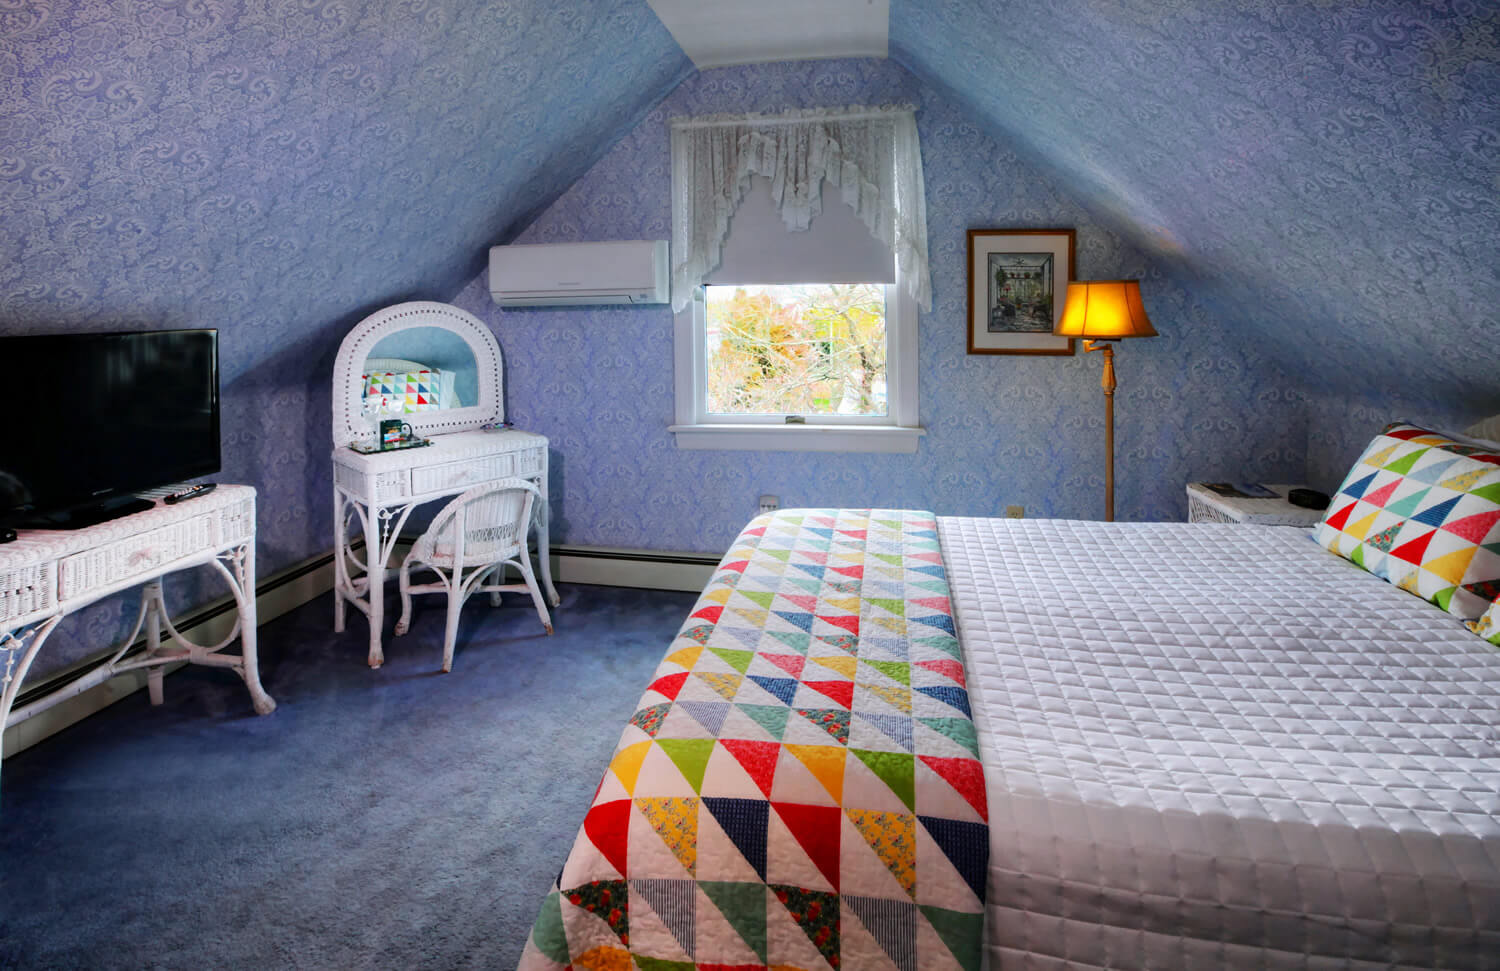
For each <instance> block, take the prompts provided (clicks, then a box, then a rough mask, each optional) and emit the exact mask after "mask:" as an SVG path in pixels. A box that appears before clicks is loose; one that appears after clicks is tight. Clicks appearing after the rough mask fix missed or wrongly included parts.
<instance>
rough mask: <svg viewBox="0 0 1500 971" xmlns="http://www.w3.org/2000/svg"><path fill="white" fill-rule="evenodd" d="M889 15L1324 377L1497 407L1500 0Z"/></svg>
mask: <svg viewBox="0 0 1500 971" xmlns="http://www.w3.org/2000/svg"><path fill="white" fill-rule="evenodd" d="M890 36H891V57H892V58H894V59H896V60H897V61H899V62H900V63H902V64H903V65H904V66H906V67H907V68H908V69H909V70H911V71H912V72H913V73H915V74H917V75H919V76H920V77H923V78H924V79H926V80H928V81H929V82H932V83H934V84H936V85H938V86H940V87H942V88H944V89H947V90H948V91H949V92H950V93H951V94H952V95H953V96H954V97H955V98H956V99H957V100H958V101H959V102H960V103H962V104H964V105H966V106H967V107H968V108H969V109H970V110H971V111H972V112H973V113H974V114H975V116H976V118H977V119H982V120H983V121H984V122H987V123H988V124H989V125H990V126H991V132H990V133H991V135H993V136H994V137H996V138H997V139H998V140H1000V141H1001V142H1002V143H1005V144H1011V145H1014V146H1015V147H1016V149H1017V150H1018V151H1019V152H1021V153H1023V154H1024V155H1025V156H1027V157H1029V158H1030V159H1031V160H1032V161H1034V162H1035V163H1036V164H1038V165H1039V166H1041V167H1042V168H1044V169H1046V170H1050V171H1053V172H1056V173H1057V174H1058V178H1059V182H1060V183H1061V184H1062V185H1065V186H1067V187H1068V188H1069V189H1070V190H1071V191H1073V192H1074V193H1075V194H1076V195H1077V196H1078V197H1079V198H1080V199H1081V200H1082V201H1083V202H1084V203H1085V204H1088V205H1089V206H1090V207H1091V208H1093V209H1094V210H1096V211H1097V212H1099V213H1100V214H1101V215H1104V216H1106V217H1107V218H1109V219H1110V221H1111V222H1113V223H1114V225H1115V226H1116V228H1117V229H1118V231H1120V232H1121V233H1122V234H1123V235H1126V236H1127V237H1128V238H1131V239H1132V240H1133V241H1135V242H1136V243H1137V244H1138V245H1140V246H1142V247H1143V248H1144V249H1146V250H1147V251H1148V252H1153V253H1155V254H1156V255H1157V256H1158V257H1159V258H1160V259H1161V261H1162V263H1163V265H1165V266H1167V267H1168V268H1170V270H1171V272H1174V273H1175V274H1177V275H1180V277H1181V278H1182V280H1183V282H1184V285H1186V286H1189V287H1190V288H1191V290H1192V291H1193V292H1194V294H1195V296H1198V297H1199V298H1200V299H1202V300H1203V301H1205V302H1206V303H1208V304H1209V305H1210V306H1211V307H1212V308H1214V309H1215V310H1216V311H1217V312H1218V314H1220V315H1221V317H1222V318H1223V319H1224V320H1225V321H1226V323H1229V324H1230V325H1231V326H1232V327H1233V328H1234V329H1235V330H1236V331H1238V332H1242V333H1243V334H1245V335H1246V336H1247V337H1248V339H1251V340H1254V341H1256V342H1258V343H1259V344H1261V345H1263V347H1264V349H1265V350H1266V351H1267V352H1268V353H1271V354H1273V355H1274V356H1275V357H1276V358H1277V359H1278V360H1279V361H1280V362H1281V363H1282V364H1283V365H1284V366H1285V367H1286V368H1287V369H1288V372H1289V373H1290V374H1292V375H1294V376H1298V377H1300V378H1301V379H1302V380H1303V381H1304V382H1305V383H1306V384H1307V385H1308V386H1309V388H1310V389H1313V390H1325V389H1335V390H1339V391H1344V392H1349V393H1356V392H1366V393H1368V392H1374V393H1376V394H1379V393H1381V392H1387V393H1389V392H1394V391H1401V392H1403V393H1405V394H1406V395H1408V396H1409V397H1411V398H1414V399H1415V400H1425V401H1433V402H1441V403H1448V404H1458V403H1460V402H1462V403H1464V404H1465V405H1467V406H1469V407H1471V408H1472V409H1474V410H1475V411H1476V412H1478V411H1480V410H1491V411H1493V410H1494V409H1495V408H1497V407H1500V203H1497V199H1500V4H1495V3H1490V2H1483V0H1478V2H1469V0H1456V2H1451V3H1450V2H1436V0H1434V2H1430V3H1419V2H1398V0H1354V2H1349V0H1290V2H1271V0H1265V2H1230V0H1085V2H1076V0H1025V2H1020V0H939V2H934V0H892V3H891V28H890Z"/></svg>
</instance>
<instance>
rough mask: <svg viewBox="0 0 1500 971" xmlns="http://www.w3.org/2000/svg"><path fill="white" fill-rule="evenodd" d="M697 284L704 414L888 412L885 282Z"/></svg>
mask: <svg viewBox="0 0 1500 971" xmlns="http://www.w3.org/2000/svg"><path fill="white" fill-rule="evenodd" d="M705 290H706V319H705V324H706V326H705V335H704V336H705V338H706V340H705V346H704V349H705V352H706V354H705V357H706V365H707V382H706V404H707V412H708V413H709V414H718V415H859V416H872V415H874V416H880V415H885V414H887V410H888V409H887V405H886V312H885V287H884V286H882V285H880V284H875V283H849V284H828V283H823V284H801V285H795V286H785V285H784V286H760V285H740V286H709V287H706V288H705Z"/></svg>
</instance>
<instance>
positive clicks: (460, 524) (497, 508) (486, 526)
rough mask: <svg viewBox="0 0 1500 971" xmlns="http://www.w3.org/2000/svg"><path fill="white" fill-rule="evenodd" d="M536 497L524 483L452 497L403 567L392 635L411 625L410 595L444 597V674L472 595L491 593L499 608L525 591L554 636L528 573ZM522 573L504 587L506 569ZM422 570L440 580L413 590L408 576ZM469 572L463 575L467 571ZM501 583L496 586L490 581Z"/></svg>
mask: <svg viewBox="0 0 1500 971" xmlns="http://www.w3.org/2000/svg"><path fill="white" fill-rule="evenodd" d="M539 495H540V493H539V492H538V491H537V488H536V486H534V485H532V484H531V483H530V482H527V481H526V480H525V479H502V480H500V481H499V482H493V483H487V484H485V485H483V486H479V487H478V488H474V489H470V490H469V491H468V492H465V493H463V494H462V495H459V496H457V497H455V498H454V499H453V500H452V501H451V502H449V503H448V505H446V506H444V507H443V510H442V512H440V513H438V514H437V517H436V518H435V519H433V521H432V525H431V526H429V527H428V528H427V532H425V533H423V534H422V536H421V538H420V539H418V540H417V542H416V543H415V545H413V546H412V548H411V552H410V553H409V554H407V557H406V561H405V562H404V563H402V564H401V619H400V620H398V621H397V622H396V633H397V634H405V633H406V632H407V630H408V629H409V627H410V623H411V595H412V594H414V593H446V594H447V595H448V624H447V628H446V630H445V632H444V634H443V670H444V671H451V670H453V643H454V640H455V639H456V638H457V636H458V615H459V611H461V610H462V609H463V606H464V602H465V601H466V600H468V599H469V597H470V596H471V595H472V594H475V593H480V592H484V593H489V594H491V595H492V599H493V600H494V601H495V602H496V603H498V602H499V597H500V592H501V591H515V592H518V593H519V592H523V591H524V592H526V593H529V594H531V602H532V603H533V604H535V605H536V612H537V615H538V616H539V617H541V618H542V626H543V627H545V628H546V629H547V633H548V634H551V633H552V619H551V618H550V617H548V616H547V606H546V603H545V601H543V600H542V592H541V591H540V590H539V589H537V585H536V576H535V574H533V573H532V572H531V551H530V550H529V549H528V548H527V546H526V534H527V531H528V530H529V528H530V525H531V509H532V504H533V503H534V502H535V501H536V499H537V497H538V496H539ZM507 566H514V567H516V568H517V569H519V570H520V571H521V580H522V582H521V583H511V584H507V583H504V582H503V581H504V579H505V568H506V567H507ZM414 567H426V568H427V569H429V570H431V571H432V572H434V573H436V574H437V575H438V581H436V582H433V583H427V584H423V585H419V586H413V585H412V582H411V571H412V569H413V568H414ZM466 571H467V572H466ZM494 581H500V582H494Z"/></svg>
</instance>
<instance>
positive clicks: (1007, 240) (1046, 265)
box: [969, 229, 1076, 357]
mask: <svg viewBox="0 0 1500 971" xmlns="http://www.w3.org/2000/svg"><path fill="white" fill-rule="evenodd" d="M1074 243H1075V239H1074V231H1073V230H1071V229H971V230H969V353H970V354H1039V355H1046V354H1050V355H1056V356H1062V357H1068V356H1071V355H1073V354H1074V353H1075V351H1076V348H1075V347H1074V340H1073V338H1071V337H1054V336H1053V334H1052V329H1053V327H1055V326H1056V325H1057V321H1058V320H1059V319H1060V318H1061V316H1062V306H1063V301H1064V300H1065V299H1067V295H1068V284H1069V283H1071V282H1072V281H1073V254H1074Z"/></svg>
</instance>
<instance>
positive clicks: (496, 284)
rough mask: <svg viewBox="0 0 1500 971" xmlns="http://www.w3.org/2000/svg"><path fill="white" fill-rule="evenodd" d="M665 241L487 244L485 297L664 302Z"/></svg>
mask: <svg viewBox="0 0 1500 971" xmlns="http://www.w3.org/2000/svg"><path fill="white" fill-rule="evenodd" d="M670 292H671V291H670V284H669V283H668V265H667V241H666V240H664V239H656V240H651V239H635V240H626V241H623V242H613V243H540V244H534V245H521V246H492V247H490V296H492V297H494V298H495V302H496V303H497V304H499V305H500V306H502V307H567V306H581V305H584V304H609V303H632V304H645V303H666V302H667V301H668V300H669V299H670Z"/></svg>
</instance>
